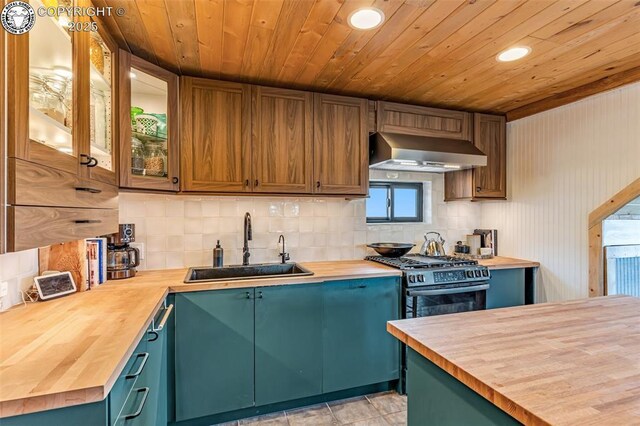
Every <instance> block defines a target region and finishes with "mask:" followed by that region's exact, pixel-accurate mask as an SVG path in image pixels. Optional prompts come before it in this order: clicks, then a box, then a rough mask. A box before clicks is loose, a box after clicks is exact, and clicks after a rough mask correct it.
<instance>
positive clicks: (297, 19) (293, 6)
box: [260, 0, 314, 82]
mask: <svg viewBox="0 0 640 426" xmlns="http://www.w3.org/2000/svg"><path fill="white" fill-rule="evenodd" d="M313 5H314V2H311V1H303V2H297V1H296V0H285V4H284V5H283V7H282V10H281V11H280V14H281V15H280V16H281V17H280V18H279V19H282V22H285V23H286V25H279V26H278V27H277V28H276V29H275V31H274V32H273V37H271V43H270V44H269V48H268V50H267V53H266V55H265V59H264V62H263V64H262V68H261V69H260V75H261V78H262V79H264V80H265V81H267V82H268V81H276V79H277V76H278V74H279V73H280V71H281V70H282V67H283V66H284V62H285V61H286V59H287V57H288V56H289V54H290V53H291V49H292V48H293V46H294V43H295V41H296V39H297V36H298V34H299V32H300V29H301V28H302V26H303V25H304V23H305V22H306V20H307V17H308V16H309V13H310V12H311V8H312V7H313Z"/></svg>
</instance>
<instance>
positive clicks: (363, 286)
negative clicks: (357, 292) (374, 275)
mask: <svg viewBox="0 0 640 426" xmlns="http://www.w3.org/2000/svg"><path fill="white" fill-rule="evenodd" d="M358 288H367V286H366V285H364V284H362V285H359V286H358Z"/></svg>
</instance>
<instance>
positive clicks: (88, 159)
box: [80, 154, 98, 167]
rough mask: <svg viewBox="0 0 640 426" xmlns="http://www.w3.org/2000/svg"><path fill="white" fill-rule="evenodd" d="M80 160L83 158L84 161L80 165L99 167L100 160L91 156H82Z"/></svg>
mask: <svg viewBox="0 0 640 426" xmlns="http://www.w3.org/2000/svg"><path fill="white" fill-rule="evenodd" d="M80 158H82V160H81V161H80V164H81V165H82V166H87V167H95V166H97V165H98V160H97V159H96V158H95V157H92V156H90V155H87V154H80Z"/></svg>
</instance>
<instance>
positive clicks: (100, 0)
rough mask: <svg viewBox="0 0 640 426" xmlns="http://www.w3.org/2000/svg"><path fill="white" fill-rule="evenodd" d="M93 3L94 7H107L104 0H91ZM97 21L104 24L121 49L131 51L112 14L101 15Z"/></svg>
mask: <svg viewBox="0 0 640 426" xmlns="http://www.w3.org/2000/svg"><path fill="white" fill-rule="evenodd" d="M93 4H94V5H95V7H102V8H104V7H107V3H106V1H105V0H93ZM99 22H101V23H103V24H104V25H105V26H106V30H107V31H108V32H109V34H110V35H111V37H113V38H114V40H115V41H116V43H118V46H119V47H120V48H121V49H124V50H126V51H128V52H131V48H130V47H129V44H128V43H127V40H126V39H125V37H124V35H123V34H122V31H120V27H119V26H118V22H117V21H116V20H115V18H114V17H113V16H111V15H108V16H101V17H100V20H99Z"/></svg>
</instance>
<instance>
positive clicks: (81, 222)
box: [73, 219, 102, 225]
mask: <svg viewBox="0 0 640 426" xmlns="http://www.w3.org/2000/svg"><path fill="white" fill-rule="evenodd" d="M73 223H75V224H77V225H86V224H90V223H102V221H101V220H91V219H80V220H74V221H73Z"/></svg>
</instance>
